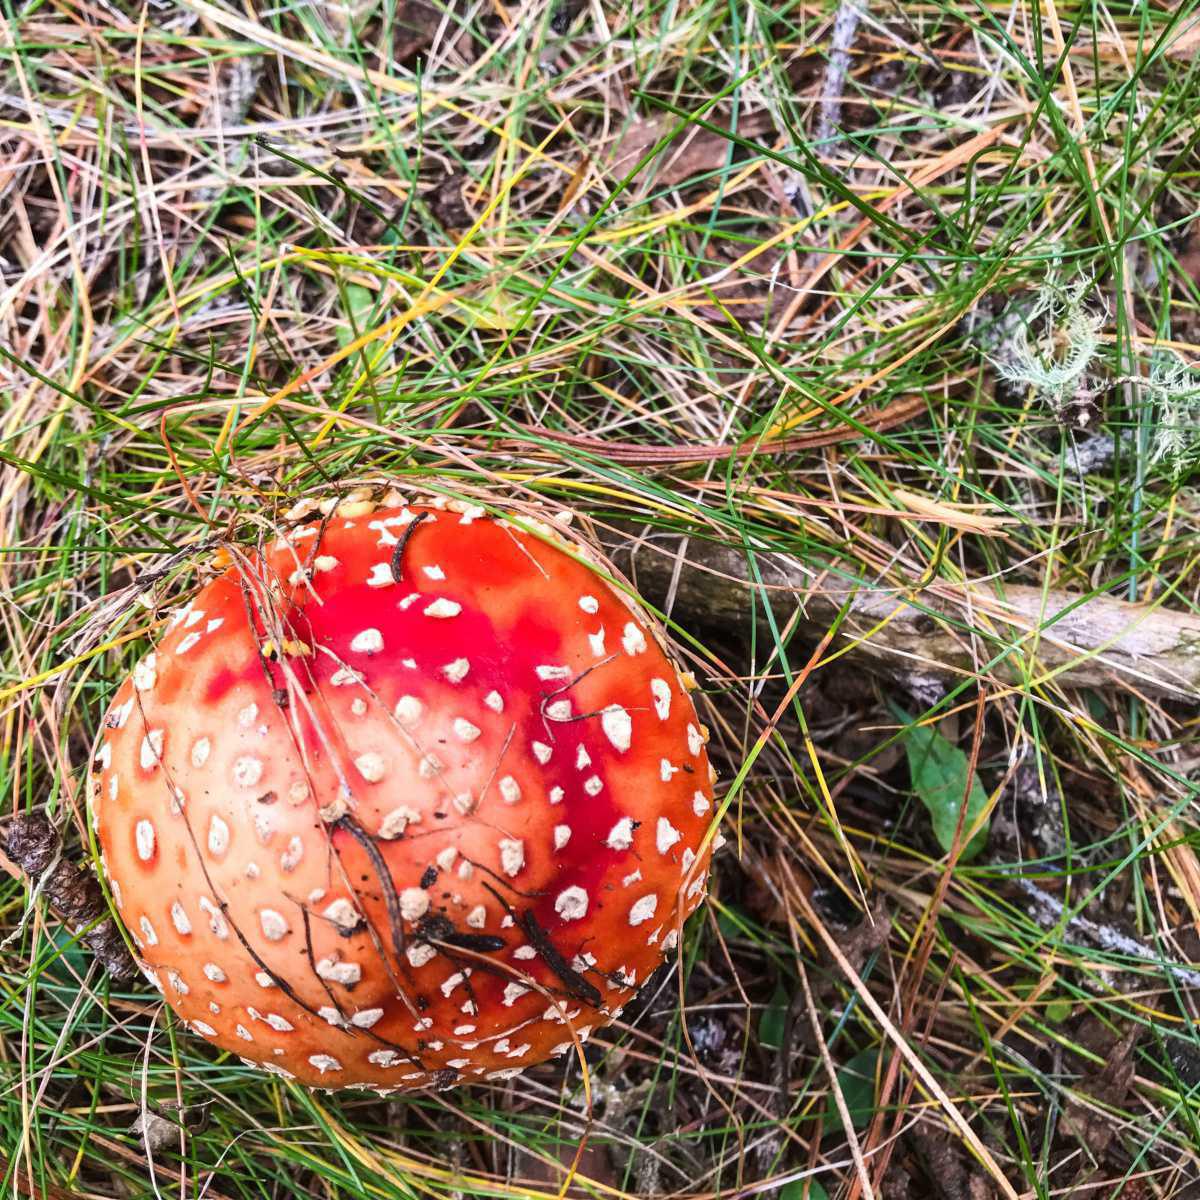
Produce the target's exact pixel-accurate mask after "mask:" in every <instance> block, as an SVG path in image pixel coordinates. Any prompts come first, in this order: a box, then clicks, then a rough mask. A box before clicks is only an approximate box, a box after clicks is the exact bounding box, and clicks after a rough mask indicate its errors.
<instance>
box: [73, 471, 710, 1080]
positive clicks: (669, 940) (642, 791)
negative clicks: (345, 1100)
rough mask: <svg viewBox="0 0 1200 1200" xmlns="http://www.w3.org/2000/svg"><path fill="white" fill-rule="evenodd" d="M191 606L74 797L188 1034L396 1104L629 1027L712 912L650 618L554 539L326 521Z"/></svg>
mask: <svg viewBox="0 0 1200 1200" xmlns="http://www.w3.org/2000/svg"><path fill="white" fill-rule="evenodd" d="M309 511H311V509H310V508H308V507H307V506H306V507H305V508H304V509H301V510H300V513H301V514H303V515H304V517H305V519H302V520H300V522H299V523H298V524H295V525H293V526H292V527H291V528H290V529H289V531H288V532H286V533H285V534H283V535H281V536H279V537H277V538H275V539H274V540H273V541H272V542H271V543H270V544H268V545H266V546H264V547H262V548H261V549H260V551H259V552H257V553H253V554H251V553H244V554H243V553H242V552H240V551H237V550H230V551H229V552H228V553H229V554H231V555H232V558H231V559H229V560H228V561H229V564H230V565H228V566H227V567H226V569H224V570H223V572H222V573H221V574H219V575H217V576H216V577H215V578H213V579H212V580H211V581H210V582H209V583H207V584H206V585H205V586H203V587H202V588H201V589H200V590H199V592H198V593H197V595H196V596H195V598H194V599H193V600H192V601H191V603H189V604H187V605H185V606H184V607H182V608H180V609H179V610H178V611H176V612H175V613H174V615H173V617H172V618H171V620H170V622H169V627H168V628H167V630H166V632H165V634H164V635H163V636H162V638H161V639H160V641H159V642H158V645H157V647H156V648H155V650H154V651H153V652H152V653H150V654H148V655H147V656H146V657H145V658H144V659H143V660H142V661H141V662H140V663H139V664H138V665H137V667H136V668H135V669H134V671H133V673H132V675H131V676H130V677H129V678H128V679H126V680H125V681H124V683H123V684H122V685H121V687H120V688H119V689H118V690H117V692H116V694H115V697H114V700H113V703H112V706H111V709H110V710H109V713H108V715H107V717H106V719H105V720H104V722H103V728H102V733H101V736H100V738H99V740H98V743H97V752H96V754H95V758H94V762H93V764H92V771H91V779H90V782H89V788H88V795H89V799H90V802H91V811H92V817H93V821H94V823H95V827H96V830H97V834H98V838H99V843H100V846H101V849H102V852H103V853H102V863H103V865H104V869H105V872H106V874H107V877H108V880H109V882H110V885H111V892H112V896H113V900H114V902H115V904H116V908H117V911H118V912H119V914H120V916H121V918H122V920H123V922H124V924H125V927H126V928H127V929H128V931H129V934H130V937H131V938H132V939H133V941H134V943H135V945H136V946H137V949H138V952H139V954H140V957H141V960H142V965H143V969H144V971H145V973H146V975H147V977H148V978H149V980H150V981H151V983H153V984H154V985H155V986H157V987H158V988H159V990H161V991H162V993H163V995H164V996H165V998H166V1000H167V1002H168V1003H169V1004H170V1005H171V1007H172V1008H174V1009H175V1011H176V1012H177V1013H178V1014H179V1016H180V1017H181V1018H182V1019H183V1020H184V1022H185V1023H186V1024H187V1026H188V1028H190V1029H191V1030H192V1031H193V1032H195V1033H197V1034H199V1035H200V1036H201V1037H204V1038H206V1039H208V1040H209V1041H210V1042H212V1043H214V1044H215V1045H217V1046H219V1047H221V1048H223V1049H225V1050H229V1051H232V1052H234V1053H236V1054H238V1055H240V1056H241V1058H242V1059H243V1060H244V1061H246V1062H248V1063H251V1064H256V1065H260V1066H262V1067H263V1068H265V1069H266V1070H268V1071H272V1072H274V1073H276V1074H281V1075H284V1076H287V1077H288V1078H296V1079H298V1080H300V1081H302V1082H304V1083H307V1084H311V1085H318V1086H322V1087H344V1086H353V1085H357V1086H364V1085H365V1086H368V1087H373V1088H376V1089H379V1090H391V1089H409V1088H420V1087H426V1086H430V1085H434V1086H446V1085H449V1084H451V1083H454V1082H459V1081H470V1080H471V1079H473V1078H480V1077H483V1078H488V1079H494V1078H503V1077H507V1076H509V1075H513V1074H516V1073H519V1072H520V1071H521V1070H523V1069H524V1068H526V1067H529V1066H530V1065H532V1064H534V1063H538V1062H541V1061H543V1060H545V1059H547V1058H550V1057H556V1056H561V1055H564V1054H566V1053H567V1052H568V1051H569V1050H570V1049H571V1048H572V1046H573V1045H575V1044H576V1043H577V1041H581V1040H583V1039H585V1038H586V1037H587V1036H588V1034H589V1032H591V1031H592V1030H594V1029H597V1028H599V1027H601V1026H603V1025H606V1024H608V1023H609V1022H611V1021H613V1020H615V1019H616V1018H617V1016H618V1015H619V1013H620V1011H621V1007H622V1005H624V1004H626V1003H627V1002H628V1001H629V999H630V998H631V997H632V996H633V995H634V993H635V991H636V989H637V988H638V986H639V985H640V984H641V983H643V982H644V981H645V980H646V979H647V977H648V976H649V975H650V974H651V973H652V972H653V971H654V969H655V968H656V967H657V966H658V965H659V964H660V963H661V962H662V961H663V958H664V956H665V955H666V954H667V953H668V952H669V951H670V950H671V949H672V948H673V947H674V946H675V944H676V941H677V939H678V934H679V930H680V927H681V925H682V921H683V920H684V919H685V918H686V917H687V915H688V914H689V913H690V912H691V911H692V910H693V909H694V908H695V907H696V905H697V904H698V903H699V902H700V899H701V897H702V896H703V893H704V889H705V884H706V878H707V873H708V865H709V864H708V859H709V851H708V844H707V842H706V840H705V834H706V831H707V827H708V825H709V822H710V821H711V818H712V803H713V780H714V778H715V776H714V773H713V771H712V769H711V767H710V765H709V761H708V756H707V752H706V749H705V744H706V741H707V733H706V731H705V729H704V727H703V726H702V725H701V724H700V722H699V720H698V718H697V715H696V710H695V707H694V705H693V703H692V700H691V697H690V696H689V689H690V688H691V687H693V686H694V684H693V683H692V682H691V680H690V676H687V675H684V674H681V673H680V671H679V670H678V669H677V668H676V666H675V665H674V663H673V662H672V659H671V657H670V655H669V653H668V651H667V649H666V645H665V642H664V640H663V638H662V635H661V633H660V631H659V629H658V627H657V626H656V625H655V624H654V623H653V622H652V621H651V620H650V619H649V618H648V616H647V615H646V613H645V612H644V611H642V610H641V608H640V607H639V606H638V605H637V604H636V603H635V602H634V601H633V600H632V599H630V598H629V597H628V596H626V595H625V594H624V593H623V592H621V591H619V590H617V589H616V588H615V587H613V586H610V585H609V584H608V583H607V582H606V581H605V578H604V577H603V574H602V573H601V572H598V571H597V570H596V569H595V565H596V564H595V563H589V562H588V561H585V560H587V559H588V558H590V554H588V553H587V552H585V551H583V550H582V549H581V548H580V547H578V546H576V545H573V544H569V543H568V542H567V541H566V539H565V538H564V537H563V536H562V534H561V533H560V532H559V531H558V529H556V528H555V527H554V526H553V525H550V524H541V523H536V522H530V521H528V520H522V521H520V522H517V521H516V520H515V519H508V518H504V517H494V516H491V515H488V514H487V513H486V512H485V510H484V509H483V508H482V507H480V506H472V505H467V504H465V503H460V502H456V501H446V500H445V499H444V498H432V499H431V498H429V497H423V498H414V499H412V500H411V502H405V501H404V500H403V499H402V498H401V497H400V496H399V495H397V494H396V493H395V492H392V493H389V495H388V496H386V497H385V498H384V499H383V501H381V502H380V503H378V504H376V503H375V502H373V501H370V500H367V499H364V498H362V497H359V498H356V499H352V500H350V501H348V502H346V501H342V502H340V503H339V502H337V501H333V502H327V503H326V504H324V505H323V506H322V509H321V510H318V512H317V513H316V514H315V515H314V516H313V517H312V518H307V513H308V512H309Z"/></svg>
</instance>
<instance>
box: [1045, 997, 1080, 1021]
mask: <svg viewBox="0 0 1200 1200" xmlns="http://www.w3.org/2000/svg"><path fill="white" fill-rule="evenodd" d="M1074 1011H1075V1005H1074V1004H1072V1003H1071V1001H1070V1000H1051V1001H1050V1003H1049V1004H1047V1005H1046V1020H1047V1021H1048V1022H1049V1023H1050V1024H1051V1025H1061V1024H1062V1023H1063V1022H1064V1021H1069V1020H1070V1019H1071V1014H1072V1013H1073V1012H1074Z"/></svg>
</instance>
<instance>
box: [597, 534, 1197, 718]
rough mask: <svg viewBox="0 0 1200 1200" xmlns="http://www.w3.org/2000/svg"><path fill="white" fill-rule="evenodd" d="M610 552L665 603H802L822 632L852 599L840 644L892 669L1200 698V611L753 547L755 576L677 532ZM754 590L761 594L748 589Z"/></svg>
mask: <svg viewBox="0 0 1200 1200" xmlns="http://www.w3.org/2000/svg"><path fill="white" fill-rule="evenodd" d="M604 536H605V538H606V540H608V541H609V542H610V545H609V551H610V553H611V554H612V556H613V559H614V561H615V562H616V564H617V565H618V567H620V568H621V569H622V570H623V571H624V572H625V573H626V575H628V576H629V578H630V579H631V580H632V581H633V582H634V583H635V585H636V586H637V588H638V590H639V591H640V592H641V594H642V595H643V596H645V597H646V598H647V599H648V600H650V601H651V602H652V603H654V604H658V605H659V606H660V607H661V606H663V605H664V604H665V603H667V602H668V601H670V603H671V605H672V614H673V615H674V616H675V618H676V619H682V616H683V614H685V613H686V614H687V622H686V623H688V624H691V625H694V624H695V623H696V622H697V621H704V622H707V623H709V624H721V625H729V626H732V627H734V628H736V627H738V626H739V625H745V623H746V621H747V618H748V616H749V613H750V612H751V600H752V597H753V598H755V599H756V602H757V607H756V611H757V612H758V613H759V614H760V619H761V618H762V616H763V611H764V610H763V604H764V602H766V601H768V600H769V602H770V604H771V606H772V609H773V611H774V613H775V617H776V621H777V624H778V625H779V627H781V628H782V627H783V626H784V625H785V624H786V623H787V621H788V620H789V619H790V618H791V617H792V615H793V613H794V612H795V609H796V606H797V605H799V606H800V608H801V610H802V612H801V617H800V626H801V628H802V629H803V630H804V631H805V632H808V633H817V634H824V633H825V631H826V630H827V629H828V628H829V626H830V624H831V623H832V622H833V621H834V620H835V619H836V616H837V614H838V612H839V610H840V609H841V608H842V607H843V606H846V605H848V606H849V610H848V612H847V615H846V618H845V620H844V621H843V622H842V624H841V626H840V628H839V634H838V638H839V641H838V643H837V644H841V645H844V644H845V643H846V642H847V641H850V642H853V643H855V653H856V654H857V655H859V656H860V657H861V658H863V659H865V660H867V661H868V662H870V663H872V664H874V665H875V666H877V667H879V668H881V669H883V670H885V671H887V672H888V673H889V674H891V675H896V674H897V673H901V674H904V675H907V676H910V677H912V676H915V677H918V678H919V677H921V676H934V677H937V678H939V679H941V680H943V681H949V682H953V681H955V680H956V679H961V678H963V677H968V676H980V677H986V678H992V679H1001V680H1004V681H1006V682H1010V683H1021V682H1024V681H1026V680H1029V681H1032V682H1033V683H1034V684H1038V683H1050V682H1051V681H1053V682H1054V683H1056V684H1059V685H1061V686H1067V687H1114V686H1117V687H1127V688H1131V689H1133V690H1137V691H1143V692H1145V693H1147V694H1151V695H1155V696H1160V697H1166V698H1175V699H1185V700H1196V699H1198V698H1200V616H1197V615H1194V614H1192V613H1187V612H1181V611H1179V610H1177V609H1169V608H1165V607H1154V606H1151V605H1143V604H1131V603H1128V602H1126V601H1123V600H1117V599H1114V598H1112V597H1109V596H1096V597H1090V598H1088V599H1084V598H1083V597H1082V596H1080V595H1078V594H1077V593H1072V592H1065V591H1056V590H1050V591H1047V592H1043V590H1042V589H1041V588H1038V587H1030V586H1026V585H1018V584H1008V585H1005V586H1004V588H1003V590H1001V589H999V588H997V587H995V586H994V585H990V584H989V585H983V584H977V585H970V586H956V585H954V584H951V583H947V582H946V581H944V580H934V581H932V582H931V583H928V584H925V585H923V586H921V585H916V584H914V585H913V589H912V590H911V591H909V592H907V593H902V592H899V591H897V590H896V589H894V588H886V587H883V586H880V587H878V588H872V587H869V586H866V585H863V586H860V587H857V588H856V587H855V586H854V585H853V584H852V583H851V582H849V581H847V580H843V579H842V578H840V577H837V576H834V575H832V574H825V575H823V576H821V575H819V574H818V572H816V571H814V570H813V569H812V568H811V567H809V566H807V565H805V564H804V563H803V562H801V561H800V560H799V559H797V558H793V557H790V556H788V555H783V554H759V555H758V556H757V558H756V562H757V566H758V570H759V572H760V573H761V576H762V580H763V586H761V587H760V586H759V585H758V584H756V583H754V582H753V581H752V575H751V569H750V565H749V563H748V562H747V560H746V557H745V555H744V554H742V552H741V551H739V550H735V549H731V548H729V547H725V546H719V545H713V544H711V543H706V542H702V541H699V540H697V539H695V538H691V539H688V540H687V542H686V545H684V544H683V539H682V538H681V537H680V536H678V535H674V534H661V533H653V534H650V535H648V536H647V537H646V538H645V539H644V540H643V539H641V538H640V537H639V536H638V534H637V533H636V532H634V531H632V530H631V529H624V530H619V531H613V530H609V531H608V532H607V533H606V534H605V535H604ZM755 593H757V595H756V596H755Z"/></svg>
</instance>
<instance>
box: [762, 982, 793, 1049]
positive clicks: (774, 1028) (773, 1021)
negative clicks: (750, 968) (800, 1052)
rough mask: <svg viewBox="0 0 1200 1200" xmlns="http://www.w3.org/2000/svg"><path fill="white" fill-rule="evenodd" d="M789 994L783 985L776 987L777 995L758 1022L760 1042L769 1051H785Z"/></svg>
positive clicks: (773, 997) (779, 984)
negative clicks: (784, 1040) (784, 1037)
mask: <svg viewBox="0 0 1200 1200" xmlns="http://www.w3.org/2000/svg"><path fill="white" fill-rule="evenodd" d="M787 1010H788V994H787V992H785V991H784V990H783V984H782V983H777V984H776V985H775V994H774V995H773V996H772V997H771V1003H770V1004H768V1005H767V1007H766V1009H765V1010H764V1012H763V1015H762V1018H761V1019H760V1020H759V1022H758V1040H759V1042H760V1043H761V1044H762V1045H764V1046H765V1047H767V1049H768V1050H782V1049H783V1027H784V1025H785V1024H786V1023H787Z"/></svg>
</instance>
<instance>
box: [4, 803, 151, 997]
mask: <svg viewBox="0 0 1200 1200" xmlns="http://www.w3.org/2000/svg"><path fill="white" fill-rule="evenodd" d="M0 857H7V859H8V861H9V862H11V863H12V865H13V866H14V867H16V868H17V869H18V870H19V871H20V872H21V874H22V875H24V876H25V877H26V878H27V879H28V881H29V884H30V887H35V888H37V889H38V891H39V892H40V894H41V895H42V896H44V897H45V898H46V900H47V902H48V903H49V904H50V907H51V908H52V909H54V910H55V912H56V913H57V915H58V916H59V917H60V918H61V919H62V920H63V921H64V922H65V923H66V924H67V926H68V927H69V928H70V929H71V930H72V931H73V932H75V931H78V930H80V929H84V928H86V927H87V926H89V925H91V926H93V927H92V928H91V929H88V931H87V932H86V933H85V934H84V935H83V936H82V938H81V939H80V940H81V941H82V942H83V943H84V945H85V946H87V947H88V949H89V950H91V952H92V953H93V954H94V955H95V956H96V958H97V960H98V961H99V963H100V965H101V966H102V967H103V968H104V969H105V970H106V971H107V972H108V973H109V974H110V975H111V976H112V977H113V978H114V979H116V980H118V981H120V982H126V981H128V980H130V979H133V978H134V977H135V976H136V975H137V973H138V969H137V965H136V964H135V963H134V961H133V959H132V958H131V957H130V955H129V950H128V949H127V947H126V945H125V941H124V939H123V938H122V937H121V933H120V930H118V929H117V926H116V922H115V921H113V919H112V917H111V916H110V915H109V911H108V905H107V903H106V902H105V900H104V893H103V891H102V890H101V888H100V884H99V883H98V882H97V880H96V877H95V876H94V875H93V874H92V873H91V872H90V871H87V870H84V869H83V868H82V867H78V866H76V865H75V863H73V862H71V861H69V860H68V859H66V858H64V857H63V854H62V842H61V839H60V838H59V836H58V831H57V830H56V829H55V828H54V826H53V825H51V824H50V822H49V821H48V820H47V819H46V817H45V816H43V815H42V814H41V813H21V814H20V815H18V816H15V817H12V818H11V819H10V820H8V821H6V822H5V823H4V825H3V826H0Z"/></svg>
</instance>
